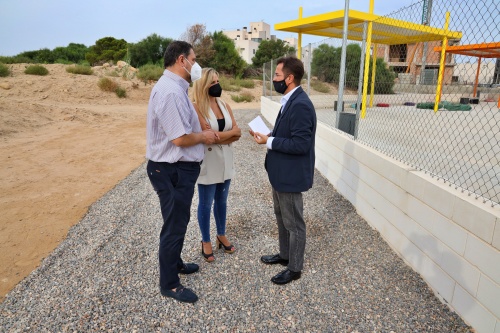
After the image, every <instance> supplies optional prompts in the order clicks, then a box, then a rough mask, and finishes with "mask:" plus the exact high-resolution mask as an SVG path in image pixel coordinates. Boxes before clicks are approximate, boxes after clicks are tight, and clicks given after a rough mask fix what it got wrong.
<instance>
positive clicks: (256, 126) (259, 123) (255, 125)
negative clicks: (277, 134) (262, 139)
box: [248, 116, 271, 135]
mask: <svg viewBox="0 0 500 333" xmlns="http://www.w3.org/2000/svg"><path fill="white" fill-rule="evenodd" d="M248 126H250V128H251V129H252V131H254V133H255V132H259V133H261V134H264V135H268V134H269V133H271V130H270V129H269V128H267V126H266V124H265V123H264V121H263V120H262V118H261V117H260V116H257V117H255V119H254V120H252V121H251V122H249V123H248Z"/></svg>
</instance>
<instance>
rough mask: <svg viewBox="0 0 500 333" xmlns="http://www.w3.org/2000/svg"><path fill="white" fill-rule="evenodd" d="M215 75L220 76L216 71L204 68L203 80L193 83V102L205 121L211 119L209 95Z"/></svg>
mask: <svg viewBox="0 0 500 333" xmlns="http://www.w3.org/2000/svg"><path fill="white" fill-rule="evenodd" d="M214 75H217V76H219V73H217V71H216V70H215V69H213V68H210V67H208V68H203V70H202V75H201V79H199V80H196V81H195V82H194V83H193V102H195V103H196V105H197V106H198V110H199V111H200V113H201V115H202V116H203V117H205V119H208V118H209V115H208V110H209V109H210V99H209V98H210V95H209V94H208V88H210V86H211V85H212V80H213V77H214Z"/></svg>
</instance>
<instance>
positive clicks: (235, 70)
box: [207, 31, 246, 76]
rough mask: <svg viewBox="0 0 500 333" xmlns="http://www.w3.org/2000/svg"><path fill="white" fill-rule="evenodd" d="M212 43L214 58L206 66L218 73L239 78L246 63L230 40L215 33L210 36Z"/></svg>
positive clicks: (221, 34) (219, 33)
mask: <svg viewBox="0 0 500 333" xmlns="http://www.w3.org/2000/svg"><path fill="white" fill-rule="evenodd" d="M211 38H212V41H213V46H212V47H213V50H214V56H213V58H212V59H211V61H210V62H209V63H208V64H207V65H208V66H210V67H213V68H215V69H216V70H217V71H218V72H221V73H227V74H234V75H236V76H241V75H242V74H243V71H244V70H245V67H246V63H245V60H243V59H242V58H241V57H240V55H239V54H238V51H236V47H235V46H234V42H233V40H232V39H230V38H229V37H227V36H226V35H225V34H224V33H223V32H222V31H216V32H214V33H213V34H212V35H211Z"/></svg>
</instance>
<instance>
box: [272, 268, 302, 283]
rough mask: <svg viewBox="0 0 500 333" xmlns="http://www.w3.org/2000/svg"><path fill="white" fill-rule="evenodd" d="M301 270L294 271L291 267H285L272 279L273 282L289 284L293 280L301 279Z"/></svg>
mask: <svg viewBox="0 0 500 333" xmlns="http://www.w3.org/2000/svg"><path fill="white" fill-rule="evenodd" d="M300 275H301V273H300V272H293V271H291V270H289V269H285V270H284V271H283V272H280V273H278V274H277V275H275V276H273V278H272V279H271V281H272V282H274V283H276V284H287V283H288V282H291V281H293V280H298V279H300Z"/></svg>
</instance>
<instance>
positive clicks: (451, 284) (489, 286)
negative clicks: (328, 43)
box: [261, 97, 500, 333]
mask: <svg viewBox="0 0 500 333" xmlns="http://www.w3.org/2000/svg"><path fill="white" fill-rule="evenodd" d="M279 108H280V105H279V103H277V102H273V101H271V100H269V99H268V98H266V97H262V99H261V113H262V115H263V116H264V117H265V118H266V120H268V121H269V122H270V123H271V124H274V121H275V119H276V115H277V112H278V110H279ZM316 169H317V170H318V171H319V172H321V174H322V175H323V176H325V177H326V178H327V179H328V180H329V181H330V183H331V184H332V185H333V186H334V187H335V188H336V190H337V191H338V192H339V193H341V194H342V195H343V196H344V197H345V198H347V199H348V200H349V201H350V202H351V203H352V204H353V205H354V206H355V207H356V209H357V212H358V214H359V215H360V216H362V217H363V218H364V219H365V220H366V221H367V222H368V223H369V224H370V225H371V226H372V227H373V228H375V229H376V230H377V231H379V232H380V234H381V235H382V237H383V238H384V239H385V240H386V242H387V243H388V244H389V246H391V248H392V249H393V250H394V251H396V253H398V254H399V255H400V256H401V257H402V258H403V259H404V260H405V261H406V262H407V264H408V265H410V266H411V267H412V268H413V269H414V270H415V271H416V272H418V273H419V274H420V275H421V276H422V277H423V279H424V280H425V281H426V282H427V283H428V284H429V286H430V287H431V288H432V289H433V290H434V292H435V294H436V295H437V296H438V298H439V299H441V301H443V302H445V303H446V304H448V305H449V306H450V308H451V309H452V310H454V311H455V312H457V313H458V314H459V315H460V316H461V317H462V318H463V319H464V320H465V321H466V322H467V323H468V324H469V325H471V326H472V327H474V329H475V330H476V331H477V332H478V333H500V207H498V205H497V206H496V207H491V205H488V204H484V203H482V202H481V201H480V200H475V199H474V198H473V197H470V196H467V195H466V194H464V193H461V192H460V191H458V190H455V189H454V187H450V186H448V185H447V184H444V183H443V182H440V181H437V180H436V179H434V178H432V177H430V176H429V175H427V174H425V173H424V172H422V171H418V170H415V169H413V168H411V167H409V166H407V165H405V164H403V163H401V162H399V161H396V160H393V159H392V158H390V157H387V156H385V155H384V154H382V153H380V152H378V151H376V150H374V149H372V148H370V147H367V146H365V145H363V144H360V143H358V142H356V141H354V140H352V139H351V138H350V137H349V136H348V135H346V134H344V133H342V132H338V131H336V130H333V129H331V128H329V127H328V126H326V125H323V124H321V123H318V128H317V132H316Z"/></svg>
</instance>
